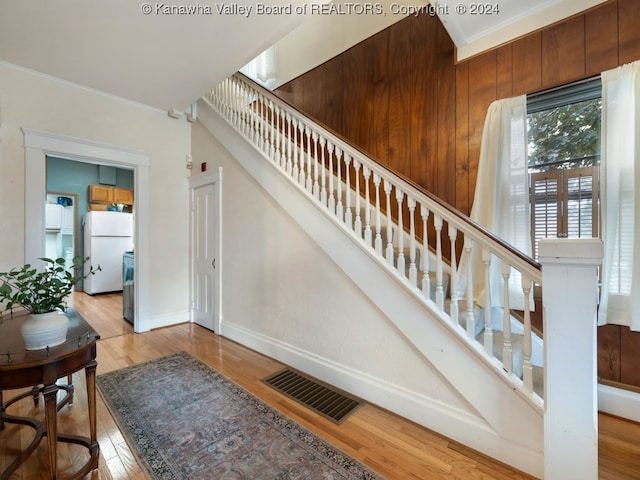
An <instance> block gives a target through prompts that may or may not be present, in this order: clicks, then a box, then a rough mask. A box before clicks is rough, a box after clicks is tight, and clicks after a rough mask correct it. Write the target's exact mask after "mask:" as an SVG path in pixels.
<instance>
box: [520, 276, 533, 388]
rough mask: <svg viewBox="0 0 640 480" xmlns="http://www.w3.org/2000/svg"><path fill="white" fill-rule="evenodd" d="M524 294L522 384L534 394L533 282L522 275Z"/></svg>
mask: <svg viewBox="0 0 640 480" xmlns="http://www.w3.org/2000/svg"><path fill="white" fill-rule="evenodd" d="M522 293H523V294H524V351H523V357H524V359H523V360H524V365H523V367H522V382H523V384H524V391H525V392H526V393H528V394H532V393H533V366H532V365H531V353H532V351H531V305H530V304H529V294H530V293H531V280H530V279H529V278H528V277H527V276H526V275H524V274H523V275H522Z"/></svg>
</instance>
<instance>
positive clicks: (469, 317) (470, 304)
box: [464, 238, 476, 340]
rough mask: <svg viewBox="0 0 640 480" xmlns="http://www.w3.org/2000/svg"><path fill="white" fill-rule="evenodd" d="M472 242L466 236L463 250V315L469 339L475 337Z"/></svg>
mask: <svg viewBox="0 0 640 480" xmlns="http://www.w3.org/2000/svg"><path fill="white" fill-rule="evenodd" d="M473 247H474V242H473V240H471V239H468V238H466V239H465V241H464V251H465V253H466V255H467V257H466V258H467V272H466V273H467V282H466V283H467V285H466V292H467V313H466V315H465V318H466V322H467V337H468V338H469V339H470V340H474V339H475V338H476V317H475V312H474V301H473V300H474V299H473V262H472V258H473V257H472V254H473Z"/></svg>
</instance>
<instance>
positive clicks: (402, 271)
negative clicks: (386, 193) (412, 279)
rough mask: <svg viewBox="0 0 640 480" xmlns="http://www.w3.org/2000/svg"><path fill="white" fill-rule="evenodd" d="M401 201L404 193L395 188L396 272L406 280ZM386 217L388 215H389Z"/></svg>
mask: <svg viewBox="0 0 640 480" xmlns="http://www.w3.org/2000/svg"><path fill="white" fill-rule="evenodd" d="M403 199H404V192H403V191H402V190H400V189H399V188H398V187H397V186H396V202H397V204H398V235H397V239H398V272H399V273H400V275H401V276H402V277H405V278H406V274H405V269H406V265H405V260H404V224H403V221H402V211H403V210H404V209H403V205H402V201H403ZM387 215H389V213H388V214H387Z"/></svg>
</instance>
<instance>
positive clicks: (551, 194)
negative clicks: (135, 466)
mask: <svg viewBox="0 0 640 480" xmlns="http://www.w3.org/2000/svg"><path fill="white" fill-rule="evenodd" d="M598 192H599V186H598V167H583V168H575V169H572V170H551V171H549V172H538V173H532V174H531V192H530V194H531V211H532V217H531V232H532V239H533V248H534V258H536V259H537V258H538V241H539V240H540V239H541V238H556V237H568V238H592V237H593V238H598V235H599V225H598V218H599V215H598V213H599V212H598V205H599V202H598Z"/></svg>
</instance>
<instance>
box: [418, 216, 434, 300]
mask: <svg viewBox="0 0 640 480" xmlns="http://www.w3.org/2000/svg"><path fill="white" fill-rule="evenodd" d="M420 216H421V217H422V256H421V257H420V261H421V262H422V294H423V295H424V296H425V298H428V299H430V300H432V298H431V277H429V255H430V253H429V229H428V222H429V209H428V208H427V207H426V206H425V205H424V204H423V203H421V204H420Z"/></svg>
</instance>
